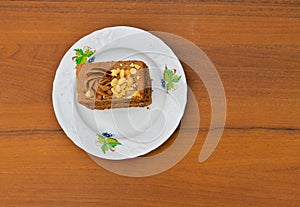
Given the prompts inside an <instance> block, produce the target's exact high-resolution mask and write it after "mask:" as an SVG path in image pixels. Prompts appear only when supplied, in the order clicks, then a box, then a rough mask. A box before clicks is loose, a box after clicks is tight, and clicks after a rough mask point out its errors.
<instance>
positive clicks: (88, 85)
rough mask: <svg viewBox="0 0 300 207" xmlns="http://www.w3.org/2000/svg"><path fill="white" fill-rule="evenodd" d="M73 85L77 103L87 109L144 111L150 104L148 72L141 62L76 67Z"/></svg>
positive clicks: (102, 63) (91, 64)
mask: <svg viewBox="0 0 300 207" xmlns="http://www.w3.org/2000/svg"><path fill="white" fill-rule="evenodd" d="M76 85H77V93H78V102H79V103H80V104H82V105H84V106H85V107H87V108H89V109H99V110H103V109H110V108H128V107H145V106H149V105H150V104H151V103H152V88H151V78H150V73H149V68H148V66H147V65H146V64H145V63H144V62H143V61H138V60H130V61H111V62H94V63H90V64H82V65H78V67H77V69H76Z"/></svg>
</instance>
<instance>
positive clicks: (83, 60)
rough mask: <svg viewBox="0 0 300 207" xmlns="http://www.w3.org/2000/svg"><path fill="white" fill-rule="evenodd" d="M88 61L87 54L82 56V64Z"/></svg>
mask: <svg viewBox="0 0 300 207" xmlns="http://www.w3.org/2000/svg"><path fill="white" fill-rule="evenodd" d="M86 62H87V57H86V56H82V59H81V62H80V64H85V63H86Z"/></svg>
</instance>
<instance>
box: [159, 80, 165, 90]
mask: <svg viewBox="0 0 300 207" xmlns="http://www.w3.org/2000/svg"><path fill="white" fill-rule="evenodd" d="M160 82H161V87H163V88H166V81H165V80H164V79H160Z"/></svg>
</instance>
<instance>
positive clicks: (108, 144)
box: [97, 134, 122, 153]
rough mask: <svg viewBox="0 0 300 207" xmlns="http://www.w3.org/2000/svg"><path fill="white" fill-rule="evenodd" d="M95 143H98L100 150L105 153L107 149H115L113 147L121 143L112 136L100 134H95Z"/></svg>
mask: <svg viewBox="0 0 300 207" xmlns="http://www.w3.org/2000/svg"><path fill="white" fill-rule="evenodd" d="M97 135H98V138H97V143H100V144H101V145H102V146H101V150H102V152H103V153H106V152H107V151H108V150H111V151H112V152H113V151H115V147H116V146H118V145H122V144H121V143H120V142H119V141H118V140H117V139H115V138H112V137H106V136H103V135H101V134H97Z"/></svg>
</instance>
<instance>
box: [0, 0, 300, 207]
mask: <svg viewBox="0 0 300 207" xmlns="http://www.w3.org/2000/svg"><path fill="white" fill-rule="evenodd" d="M0 14H1V15H0V16H1V30H0V51H1V56H0V63H1V73H0V74H1V75H0V88H1V90H0V97H1V99H0V100H1V101H0V109H1V110H0V115H1V116H0V123H1V125H0V155H1V161H0V206H3V207H6V206H30V207H34V206H39V207H41V206H51V207H52V206H72V207H75V206H300V179H299V178H300V170H299V169H300V159H299V157H300V152H299V150H300V148H299V147H300V135H299V132H300V117H299V115H300V114H299V112H300V110H299V102H300V48H299V47H300V4H299V1H298V0H286V1H284V0H279V1H275V0H270V1H259V0H251V1H247V2H244V1H234V2H230V1H228V2H227V1H207V2H206V1H203V2H202V1H191V2H189V1H183V0H175V1H153V2H149V1H146V0H142V1H119V2H114V1H111V0H106V1H101V2H98V1H90V2H86V1H81V2H77V3H70V2H61V1H44V2H39V1H30V2H26V1H11V2H10V1H1V2H0ZM114 25H130V26H134V27H139V28H142V29H145V30H149V31H164V32H169V33H173V34H176V35H180V36H182V37H184V38H186V39H188V40H190V41H192V42H194V43H195V44H196V45H197V46H199V47H200V48H202V49H203V51H205V52H206V54H207V55H208V56H209V58H210V59H211V61H212V62H213V63H214V65H215V66H216V69H217V70H218V73H219V75H220V77H221V79H222V81H223V84H224V88H225V92H226V97H227V121H226V126H225V131H224V133H223V136H222V139H221V141H220V143H219V145H218V147H217V149H216V151H215V152H214V153H213V154H212V156H211V157H210V158H209V159H208V160H207V161H206V162H204V163H199V162H198V156H199V152H200V150H201V147H202V145H203V142H204V139H205V137H206V135H207V133H208V128H209V123H210V118H211V117H210V113H211V109H210V101H209V97H208V93H207V91H206V88H205V87H204V85H203V84H202V82H201V80H200V79H197V78H194V74H193V73H192V72H191V70H186V75H187V80H188V84H189V86H190V87H191V89H192V90H193V92H194V94H195V96H196V99H197V102H198V104H199V106H198V107H199V110H200V113H201V124H200V130H199V133H198V135H197V140H196V142H195V144H194V145H193V147H192V149H191V150H190V152H189V153H188V154H187V155H186V156H185V157H184V159H183V160H181V161H180V162H179V163H178V164H176V165H175V166H174V167H172V168H171V169H169V170H168V171H165V172H163V173H161V174H158V175H154V176H150V177H141V178H133V177H125V176H120V175H117V174H114V173H112V172H110V171H107V170H105V169H103V168H102V167H100V166H98V165H97V164H96V163H95V162H93V161H92V160H91V159H90V158H89V156H87V154H86V153H85V152H84V151H83V150H81V149H80V148H78V147H76V146H75V145H74V144H73V143H72V141H71V140H70V139H68V137H67V136H66V135H65V134H64V132H63V131H62V129H61V128H60V126H59V124H58V123H57V120H56V117H55V115H54V112H53V106H52V101H51V93H52V82H53V79H54V75H55V72H56V69H57V67H58V64H59V62H60V60H61V58H62V56H63V55H64V53H65V52H66V51H67V50H68V48H69V47H70V46H71V45H72V44H73V43H74V42H76V41H77V40H78V39H79V38H81V37H83V36H84V35H86V34H88V33H91V32H93V31H95V30H98V29H101V28H104V27H108V26H114ZM175 134H176V133H175ZM175 138H176V137H175ZM175 138H174V136H173V137H171V139H170V140H172V139H175ZM173 141H174V140H173ZM171 143H172V142H171V141H169V142H167V143H166V144H164V145H163V146H162V147H160V148H159V149H158V150H156V151H154V152H153V153H152V154H155V153H159V152H162V151H164V150H165V149H167V148H168V146H170V145H171ZM152 154H150V155H148V156H151V155H152Z"/></svg>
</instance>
